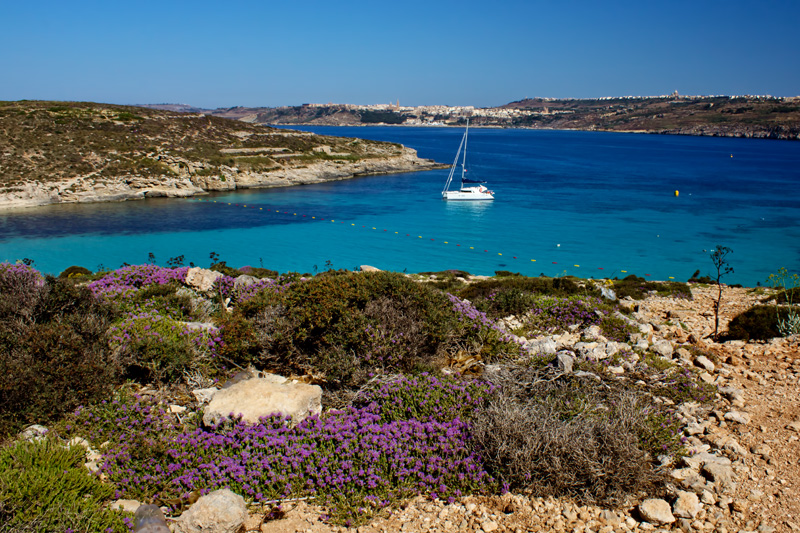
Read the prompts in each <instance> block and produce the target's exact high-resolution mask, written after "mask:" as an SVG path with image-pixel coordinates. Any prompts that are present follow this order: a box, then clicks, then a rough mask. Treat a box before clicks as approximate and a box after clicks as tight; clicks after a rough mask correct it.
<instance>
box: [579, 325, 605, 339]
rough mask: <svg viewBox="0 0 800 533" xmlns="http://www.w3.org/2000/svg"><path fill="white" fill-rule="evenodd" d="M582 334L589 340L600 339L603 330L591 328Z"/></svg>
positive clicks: (597, 327) (598, 327) (596, 327)
mask: <svg viewBox="0 0 800 533" xmlns="http://www.w3.org/2000/svg"><path fill="white" fill-rule="evenodd" d="M582 333H583V336H584V337H586V338H587V339H598V338H600V337H602V336H603V330H602V329H600V326H589V327H588V328H586V329H584V330H583V331H582Z"/></svg>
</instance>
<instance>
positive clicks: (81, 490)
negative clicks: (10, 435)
mask: <svg viewBox="0 0 800 533" xmlns="http://www.w3.org/2000/svg"><path fill="white" fill-rule="evenodd" d="M84 458H85V450H84V449H83V448H82V447H71V448H65V447H64V446H62V445H61V444H59V443H57V442H54V441H52V440H51V439H43V440H40V441H37V442H18V443H16V444H13V445H11V446H7V447H5V448H3V449H2V450H0V530H1V531H37V532H38V531H41V532H49V531H108V532H117V531H118V532H127V531H129V530H128V527H127V525H126V524H125V521H124V517H123V515H122V514H121V513H117V512H115V511H111V510H109V509H107V508H105V506H104V503H105V502H106V501H108V500H110V499H111V498H112V496H113V494H114V488H113V487H112V486H111V485H108V484H105V483H102V482H101V481H100V479H99V478H97V477H96V476H93V475H92V474H91V473H89V471H88V470H86V468H85V467H84V466H83V463H84Z"/></svg>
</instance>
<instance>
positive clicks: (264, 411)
mask: <svg viewBox="0 0 800 533" xmlns="http://www.w3.org/2000/svg"><path fill="white" fill-rule="evenodd" d="M321 412H322V389H321V388H320V387H319V386H318V385H307V384H305V383H276V382H275V381H274V380H271V379H265V378H254V379H248V380H245V381H240V382H238V383H236V384H234V385H232V386H230V387H228V388H225V389H222V390H220V391H218V392H217V393H216V394H214V396H213V398H212V399H211V401H210V402H209V404H208V406H207V407H206V409H205V414H204V415H203V423H204V424H206V425H212V424H216V423H218V422H220V421H221V420H222V419H223V418H226V417H228V416H229V415H230V414H234V415H240V414H241V415H242V419H243V420H244V421H245V422H248V423H250V424H256V423H258V419H259V418H261V417H264V416H268V415H271V414H274V413H279V414H281V415H283V416H290V417H292V422H293V423H294V424H296V423H298V422H300V421H301V420H303V419H304V418H306V417H308V416H310V415H314V414H319V413H321Z"/></svg>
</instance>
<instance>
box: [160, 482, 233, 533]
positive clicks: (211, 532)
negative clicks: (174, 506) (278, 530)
mask: <svg viewBox="0 0 800 533" xmlns="http://www.w3.org/2000/svg"><path fill="white" fill-rule="evenodd" d="M247 517H248V513H247V506H246V505H245V503H244V498H242V497H241V496H239V495H238V494H234V493H233V492H231V491H230V490H228V489H222V490H215V491H214V492H212V493H210V494H206V495H205V496H202V497H201V498H200V499H199V500H197V502H195V504H194V505H192V507H191V508H190V509H189V510H188V511H186V512H185V513H183V514H182V515H181V516H180V517H179V518H178V519H177V520H176V521H175V526H174V532H175V533H239V531H240V530H241V528H242V526H243V525H244V522H245V520H247Z"/></svg>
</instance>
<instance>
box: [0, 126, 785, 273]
mask: <svg viewBox="0 0 800 533" xmlns="http://www.w3.org/2000/svg"><path fill="white" fill-rule="evenodd" d="M304 129H309V130H312V131H315V132H318V133H324V134H330V135H345V136H358V137H364V138H371V139H378V140H389V141H393V142H400V143H403V144H405V145H406V146H410V147H412V148H416V149H417V150H418V151H419V154H420V155H421V156H422V157H430V158H434V159H436V160H438V161H441V162H446V163H450V162H451V161H452V158H453V157H454V155H455V151H456V149H457V148H458V144H459V142H460V139H461V135H462V133H463V131H462V130H459V129H451V128H400V127H360V128H346V127H343V128H334V127H327V128H323V127H318V128H304ZM468 166H469V167H470V174H471V175H472V177H473V178H481V179H486V180H488V181H489V186H490V188H492V189H493V190H494V191H495V193H496V200H495V201H493V202H480V203H475V204H470V203H457V202H445V201H443V200H441V197H440V191H441V188H442V186H443V184H444V181H445V179H446V177H447V170H436V171H429V172H421V173H412V174H397V175H389V176H372V177H365V178H358V179H353V180H347V181H340V182H335V183H328V184H323V185H313V186H301V187H294V188H282V189H263V190H251V191H242V192H236V193H225V194H222V193H220V194H212V195H208V196H204V197H198V198H195V199H160V198H154V199H148V200H144V201H136V202H123V203H108V204H85V205H59V206H48V207H43V208H35V209H27V210H23V211H18V212H14V213H8V214H3V215H0V260H9V261H14V260H17V259H22V258H30V259H33V260H34V261H35V263H34V266H36V267H38V268H39V269H40V270H43V271H45V272H50V273H58V272H60V271H61V270H63V269H64V268H66V267H68V266H70V265H74V264H78V265H83V266H86V267H88V268H91V269H93V270H94V269H97V268H98V267H100V266H101V265H102V266H103V267H105V268H116V267H118V266H120V265H121V264H122V263H125V262H127V263H143V262H145V261H147V259H148V254H150V253H152V254H153V255H154V256H155V259H156V262H157V263H158V264H161V265H166V262H167V260H168V259H169V258H170V257H175V256H178V255H184V256H185V261H186V263H187V264H188V263H189V261H192V262H194V263H195V264H197V265H200V266H208V264H209V263H210V260H209V254H210V253H211V252H215V253H217V254H219V256H220V259H222V260H224V261H226V262H227V263H228V264H229V265H232V266H244V265H252V266H261V265H263V266H264V267H267V268H272V269H275V270H278V271H281V272H285V271H289V270H292V271H299V272H314V270H315V269H316V270H323V269H326V268H328V267H330V266H332V267H333V268H348V269H352V268H354V267H357V266H359V265H362V264H369V265H373V266H376V267H378V268H382V269H391V270H398V271H403V270H407V271H408V272H419V271H433V270H443V269H447V268H458V269H462V270H467V271H469V272H472V273H474V274H492V273H493V272H494V271H496V270H511V271H515V272H522V273H524V274H528V275H539V274H540V273H544V274H546V275H563V274H565V273H566V274H570V275H576V276H581V277H613V276H620V277H623V276H625V275H627V274H631V273H633V274H637V275H640V276H645V275H649V276H650V278H652V279H668V278H670V277H672V278H675V279H677V280H686V279H687V278H689V277H690V276H691V275H692V274H693V273H694V272H695V271H696V270H698V269H699V270H700V271H701V274H710V273H711V270H712V267H713V265H712V263H711V260H710V259H709V252H710V250H711V249H713V248H714V246H715V245H717V244H721V245H723V246H728V247H730V248H731V249H733V253H732V254H731V255H730V256H729V259H730V263H731V265H732V266H733V267H734V270H735V272H734V273H733V274H731V275H730V276H728V277H727V278H725V280H726V281H728V282H730V283H736V282H738V283H743V284H746V285H755V284H756V282H759V281H760V282H763V281H764V280H765V279H766V277H767V276H768V275H769V274H770V273H771V272H774V271H775V270H776V269H777V268H778V267H781V266H785V267H787V268H789V269H790V271H795V272H796V271H800V246H799V244H800V170H798V169H800V143H796V142H780V141H766V140H754V139H724V138H706V137H681V136H657V135H635V134H616V133H599V132H569V131H530V130H493V129H474V130H471V132H470V143H469V155H468ZM676 190H678V191H680V194H679V196H678V197H675V195H674V191H676ZM229 203H230V204H231V205H228V204H229ZM235 204H239V205H238V206H237V205H235ZM245 205H246V206H247V207H244V206H245ZM276 211H278V212H276ZM295 213H296V215H295ZM303 215H306V216H303ZM312 217H316V218H312ZM532 260H535V261H532Z"/></svg>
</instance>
